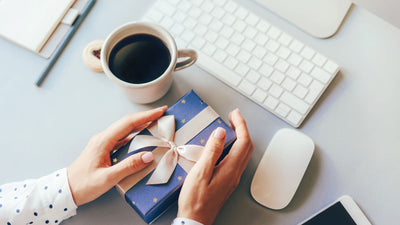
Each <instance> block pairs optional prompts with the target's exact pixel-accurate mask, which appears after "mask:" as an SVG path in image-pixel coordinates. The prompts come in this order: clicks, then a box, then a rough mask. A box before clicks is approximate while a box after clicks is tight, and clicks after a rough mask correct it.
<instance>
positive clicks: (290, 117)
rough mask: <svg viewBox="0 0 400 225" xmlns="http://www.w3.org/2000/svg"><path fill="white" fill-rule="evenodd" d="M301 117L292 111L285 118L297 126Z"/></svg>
mask: <svg viewBox="0 0 400 225" xmlns="http://www.w3.org/2000/svg"><path fill="white" fill-rule="evenodd" d="M301 118H302V116H301V114H300V113H298V112H296V111H294V110H292V111H291V112H290V113H289V115H288V116H287V119H288V120H289V121H290V122H292V123H293V124H298V123H299V122H300V120H301Z"/></svg>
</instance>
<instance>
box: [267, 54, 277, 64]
mask: <svg viewBox="0 0 400 225" xmlns="http://www.w3.org/2000/svg"><path fill="white" fill-rule="evenodd" d="M263 60H264V62H266V63H268V64H269V65H271V66H273V65H275V63H276V61H278V56H276V55H274V54H271V53H267V54H266V55H265V56H264V59H263Z"/></svg>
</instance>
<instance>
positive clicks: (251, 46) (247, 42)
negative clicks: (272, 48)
mask: <svg viewBox="0 0 400 225" xmlns="http://www.w3.org/2000/svg"><path fill="white" fill-rule="evenodd" d="M242 47H243V48H244V49H246V50H247V51H249V52H251V51H252V50H253V49H254V47H256V43H255V42H254V41H252V40H250V39H246V40H244V42H243V43H242Z"/></svg>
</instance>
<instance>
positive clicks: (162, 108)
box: [154, 105, 168, 111]
mask: <svg viewBox="0 0 400 225" xmlns="http://www.w3.org/2000/svg"><path fill="white" fill-rule="evenodd" d="M167 107H168V106H167V105H163V106H161V107H158V108H155V109H154V111H163V110H164V109H165V108H167Z"/></svg>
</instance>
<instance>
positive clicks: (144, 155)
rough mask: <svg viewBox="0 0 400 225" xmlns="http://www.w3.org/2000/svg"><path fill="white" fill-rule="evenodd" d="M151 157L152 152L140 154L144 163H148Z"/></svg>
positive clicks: (151, 159)
mask: <svg viewBox="0 0 400 225" xmlns="http://www.w3.org/2000/svg"><path fill="white" fill-rule="evenodd" d="M153 159H154V158H153V153H151V152H146V153H144V154H143V155H142V161H143V162H144V163H149V162H151V161H153Z"/></svg>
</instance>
